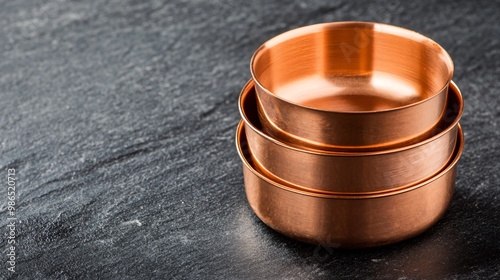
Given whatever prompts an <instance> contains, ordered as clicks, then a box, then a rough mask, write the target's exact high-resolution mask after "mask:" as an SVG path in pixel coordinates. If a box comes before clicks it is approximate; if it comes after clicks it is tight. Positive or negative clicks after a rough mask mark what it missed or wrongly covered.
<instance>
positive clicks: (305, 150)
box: [238, 79, 464, 157]
mask: <svg viewBox="0 0 500 280" xmlns="http://www.w3.org/2000/svg"><path fill="white" fill-rule="evenodd" d="M254 82H255V81H254V80H253V79H250V80H249V81H248V82H247V83H246V84H245V86H244V87H243V89H242V90H241V92H240V96H239V98H238V110H239V111H240V115H241V117H242V118H243V121H244V122H245V123H246V124H247V125H248V126H250V127H251V128H252V130H253V131H255V132H257V133H258V134H259V135H260V136H262V137H264V138H266V139H267V140H269V141H272V142H274V143H275V144H277V145H279V146H282V147H284V148H286V149H290V150H295V151H298V152H302V153H308V154H313V155H323V156H347V157H351V156H353V157H354V156H370V155H381V154H390V153H396V152H399V151H404V150H409V149H412V148H415V147H418V146H421V145H424V144H426V143H429V142H432V141H434V140H435V139H438V138H440V137H442V136H443V135H445V134H446V133H447V132H448V131H450V130H451V129H453V127H455V126H456V125H457V124H458V121H459V120H460V118H461V117H462V113H463V110H464V102H463V97H462V93H461V92H460V89H459V88H458V86H457V85H456V84H455V82H453V81H450V88H449V89H448V91H450V90H453V91H455V92H456V94H457V97H458V105H459V109H458V113H457V116H456V118H455V119H454V120H453V122H452V123H451V124H449V125H448V126H447V127H446V128H445V129H444V130H443V131H441V132H439V133H438V134H435V135H433V136H432V137H429V138H427V139H425V140H422V141H420V142H417V143H414V144H411V145H407V146H403V147H398V148H393V149H386V150H380V151H367V152H356V151H330V150H318V149H313V148H309V147H302V146H300V147H295V146H291V145H289V144H286V143H284V142H281V141H280V140H278V139H276V138H273V137H271V136H270V135H268V134H266V133H264V132H263V131H261V130H260V129H258V128H256V127H255V126H254V125H253V124H252V122H251V121H250V120H249V119H248V117H247V115H246V113H245V110H244V109H243V97H244V95H245V92H246V91H248V90H249V89H250V88H251V87H255V84H254Z"/></svg>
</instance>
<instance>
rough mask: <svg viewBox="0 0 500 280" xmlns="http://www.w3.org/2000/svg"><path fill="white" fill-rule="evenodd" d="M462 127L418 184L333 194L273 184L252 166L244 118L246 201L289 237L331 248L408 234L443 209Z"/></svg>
mask: <svg viewBox="0 0 500 280" xmlns="http://www.w3.org/2000/svg"><path fill="white" fill-rule="evenodd" d="M463 143H464V141H463V133H462V128H461V127H460V126H459V127H458V137H457V143H456V147H455V151H454V152H453V156H452V158H451V160H450V162H449V163H448V165H447V166H446V167H445V168H444V169H443V170H442V171H440V172H439V173H437V174H436V175H435V176H433V177H432V178H430V179H428V180H425V181H424V182H421V183H419V184H416V185H413V186H410V187H407V188H404V189H400V190H396V191H390V192H386V193H379V194H357V195H342V194H339V195H333V194H321V193H314V192H307V191H303V190H299V189H296V188H293V187H290V186H286V185H283V184H280V183H277V182H275V181H273V180H271V179H269V178H267V177H266V176H265V175H263V174H261V173H259V172H258V171H256V169H255V168H254V164H253V162H252V159H251V156H250V152H249V150H248V144H247V140H246V136H245V129H244V123H243V121H241V122H240V124H239V126H238V129H237V133H236V145H237V148H238V152H239V154H240V157H241V159H242V161H243V176H244V181H245V190H246V194H247V198H248V202H249V203H250V206H251V207H252V209H253V210H254V212H255V213H256V214H257V216H258V217H259V218H260V219H261V220H262V221H263V222H264V223H265V224H267V225H268V226H269V227H271V228H273V229H275V230H277V231H278V232H281V233H283V234H285V235H287V236H289V237H291V238H294V239H297V240H301V241H304V242H308V243H314V244H322V245H325V246H335V247H347V248H355V247H373V246H379V245H385V244H390V243H395V242H398V241H401V240H404V239H407V238H410V237H413V236H415V235H417V234H419V233H421V232H422V231H424V230H426V229H427V228H429V227H430V226H431V225H433V224H434V223H435V222H436V221H437V220H438V219H439V218H440V217H441V216H442V215H443V213H444V212H445V210H446V209H447V207H448V205H449V203H450V200H451V197H452V193H453V187H454V184H455V174H456V164H457V162H458V159H459V158H460V156H461V154H462V149H463Z"/></svg>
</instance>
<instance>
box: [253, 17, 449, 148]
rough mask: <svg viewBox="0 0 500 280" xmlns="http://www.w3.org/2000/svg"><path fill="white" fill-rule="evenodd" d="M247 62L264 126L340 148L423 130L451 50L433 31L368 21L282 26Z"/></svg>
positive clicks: (435, 112)
mask: <svg viewBox="0 0 500 280" xmlns="http://www.w3.org/2000/svg"><path fill="white" fill-rule="evenodd" d="M250 68H251V73H252V76H253V79H254V80H255V83H256V90H257V95H258V100H259V110H260V111H259V112H260V117H261V120H262V121H263V122H264V123H266V126H265V129H266V130H267V132H269V133H270V134H271V135H273V136H274V137H276V138H278V139H283V140H286V141H291V142H295V143H298V144H301V145H306V146H310V147H314V148H317V149H326V150H337V151H340V150H343V151H351V150H358V151H369V150H379V149H382V148H389V147H390V148H394V147H400V146H404V145H408V144H410V143H415V142H418V141H420V140H422V139H424V138H426V137H428V134H429V133H430V132H431V131H432V129H433V128H434V126H435V125H436V124H437V122H438V121H439V119H440V117H441V115H442V112H443V109H444V106H445V104H446V92H447V90H448V84H449V81H450V80H451V77H452V76H453V62H452V60H451V58H450V56H449V55H448V53H447V52H446V51H445V50H444V49H443V48H442V47H440V46H439V45H438V44H437V43H435V42H434V41H432V40H431V39H429V38H427V37H425V36H423V35H421V34H418V33H416V32H413V31H410V30H407V29H403V28H400V27H395V26H390V25H385V24H378V23H369V22H337V23H325V24H317V25H312V26H306V27H302V28H298V29H295V30H291V31H288V32H285V33H283V34H281V35H278V36H276V37H274V38H272V39H270V40H269V41H267V42H266V43H264V44H263V45H262V46H261V47H260V48H259V49H258V50H257V51H256V52H255V54H254V55H253V57H252V60H251V63H250Z"/></svg>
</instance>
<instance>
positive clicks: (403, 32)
mask: <svg viewBox="0 0 500 280" xmlns="http://www.w3.org/2000/svg"><path fill="white" fill-rule="evenodd" d="M340 26H346V27H350V26H353V27H355V26H356V27H359V26H376V27H377V28H378V30H376V31H377V32H380V33H386V34H391V35H396V36H400V37H405V38H407V39H410V40H414V41H416V42H421V43H427V44H432V45H434V46H437V47H438V49H439V51H440V53H441V54H443V55H444V56H445V58H444V59H443V60H444V62H445V63H446V65H447V66H448V70H449V73H448V79H447V81H448V82H446V83H445V84H444V85H443V86H442V87H441V88H440V89H439V90H438V91H436V92H434V93H433V94H432V95H431V96H429V97H427V98H424V99H422V100H419V101H417V102H413V103H410V104H407V105H403V106H399V107H394V108H387V109H383V110H374V111H338V110H325V109H318V108H314V107H309V106H304V105H301V104H297V103H295V102H292V101H290V100H287V99H284V98H283V97H280V96H278V95H276V94H274V93H273V92H272V91H270V90H269V89H267V88H266V87H264V86H263V85H262V84H261V83H260V82H259V80H258V79H257V75H256V74H255V71H254V70H253V68H254V67H253V66H254V64H255V60H256V57H257V55H258V53H259V52H260V51H262V50H263V49H265V48H266V45H268V44H277V43H280V42H283V41H286V40H287V39H289V38H293V37H295V36H297V35H301V34H308V33H312V32H314V31H318V30H321V29H323V28H325V27H327V28H333V27H340ZM454 68H455V66H454V64H453V60H452V59H451V56H450V54H449V53H448V52H447V51H446V50H445V49H444V48H443V47H442V46H441V45H439V44H438V43H436V42H435V41H434V40H432V39H431V38H429V37H427V36H425V35H423V34H421V33H418V32H416V31H413V30H410V29H406V28H403V27H399V26H395V25H390V24H384V23H378V22H368V21H339V22H325V23H318V24H313V25H307V26H303V27H299V28H295V29H292V30H288V31H286V32H284V33H281V34H278V35H276V36H275V37H272V38H271V39H269V40H267V41H266V42H264V43H263V44H262V45H260V47H259V48H257V50H256V51H255V52H254V53H253V55H252V58H251V59H250V73H251V74H252V79H253V80H254V81H255V83H256V84H257V85H259V87H260V88H261V89H263V90H264V91H265V92H266V93H267V94H270V95H272V96H273V97H275V98H277V99H280V100H281V101H283V102H286V103H289V104H293V105H295V106H298V107H302V108H306V109H308V110H314V111H319V112H328V113H340V114H376V113H383V112H391V111H398V110H403V109H406V108H409V107H412V106H417V105H419V104H421V103H424V102H426V101H429V100H431V99H433V98H434V97H436V96H438V95H439V93H440V92H442V91H443V90H444V89H445V88H446V87H447V86H448V84H449V83H450V81H451V79H452V77H453V73H454Z"/></svg>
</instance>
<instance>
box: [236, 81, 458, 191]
mask: <svg viewBox="0 0 500 280" xmlns="http://www.w3.org/2000/svg"><path fill="white" fill-rule="evenodd" d="M255 95H256V94H255V88H254V83H253V81H252V80H250V81H249V82H248V83H247V84H246V85H245V87H244V88H243V90H242V92H241V95H240V100H239V107H240V113H241V115H242V118H243V119H244V121H245V131H246V138H247V141H248V145H249V147H250V151H251V155H252V157H253V159H254V165H255V168H256V169H258V170H259V171H260V172H262V173H265V174H266V176H268V177H270V178H273V180H275V181H278V182H282V183H286V184H290V185H294V186H295V187H296V188H302V189H304V190H308V191H314V192H323V193H344V194H345V193H353V194H354V193H359V192H363V193H374V192H386V191H389V190H394V189H400V188H405V187H407V186H408V185H412V184H415V183H418V182H420V181H422V180H425V179H427V178H429V177H431V176H432V175H434V174H435V173H437V172H439V171H440V170H441V169H442V168H443V167H444V166H445V165H446V164H447V163H448V161H449V159H450V157H451V155H452V153H453V150H454V149H455V142H456V135H457V126H458V121H459V119H460V117H461V115H462V111H463V100H462V95H461V93H460V91H459V89H458V87H457V86H456V85H455V84H454V83H453V82H451V85H450V90H449V97H448V103H447V106H446V110H445V114H443V118H442V119H441V121H440V124H439V125H438V126H437V127H436V129H434V130H433V131H432V132H431V134H430V137H429V138H428V139H426V140H424V141H421V142H419V143H416V144H413V145H409V146H405V147H401V148H397V149H392V150H382V151H375V152H349V153H346V152H333V151H328V152H327V151H321V150H313V149H308V148H306V147H299V146H297V145H291V144H287V143H285V142H282V141H279V140H277V139H274V138H273V137H271V136H270V135H268V134H267V133H266V132H264V129H263V124H262V123H261V122H260V120H259V118H258V116H257V112H256V110H257V104H256V102H257V101H256V98H255Z"/></svg>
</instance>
